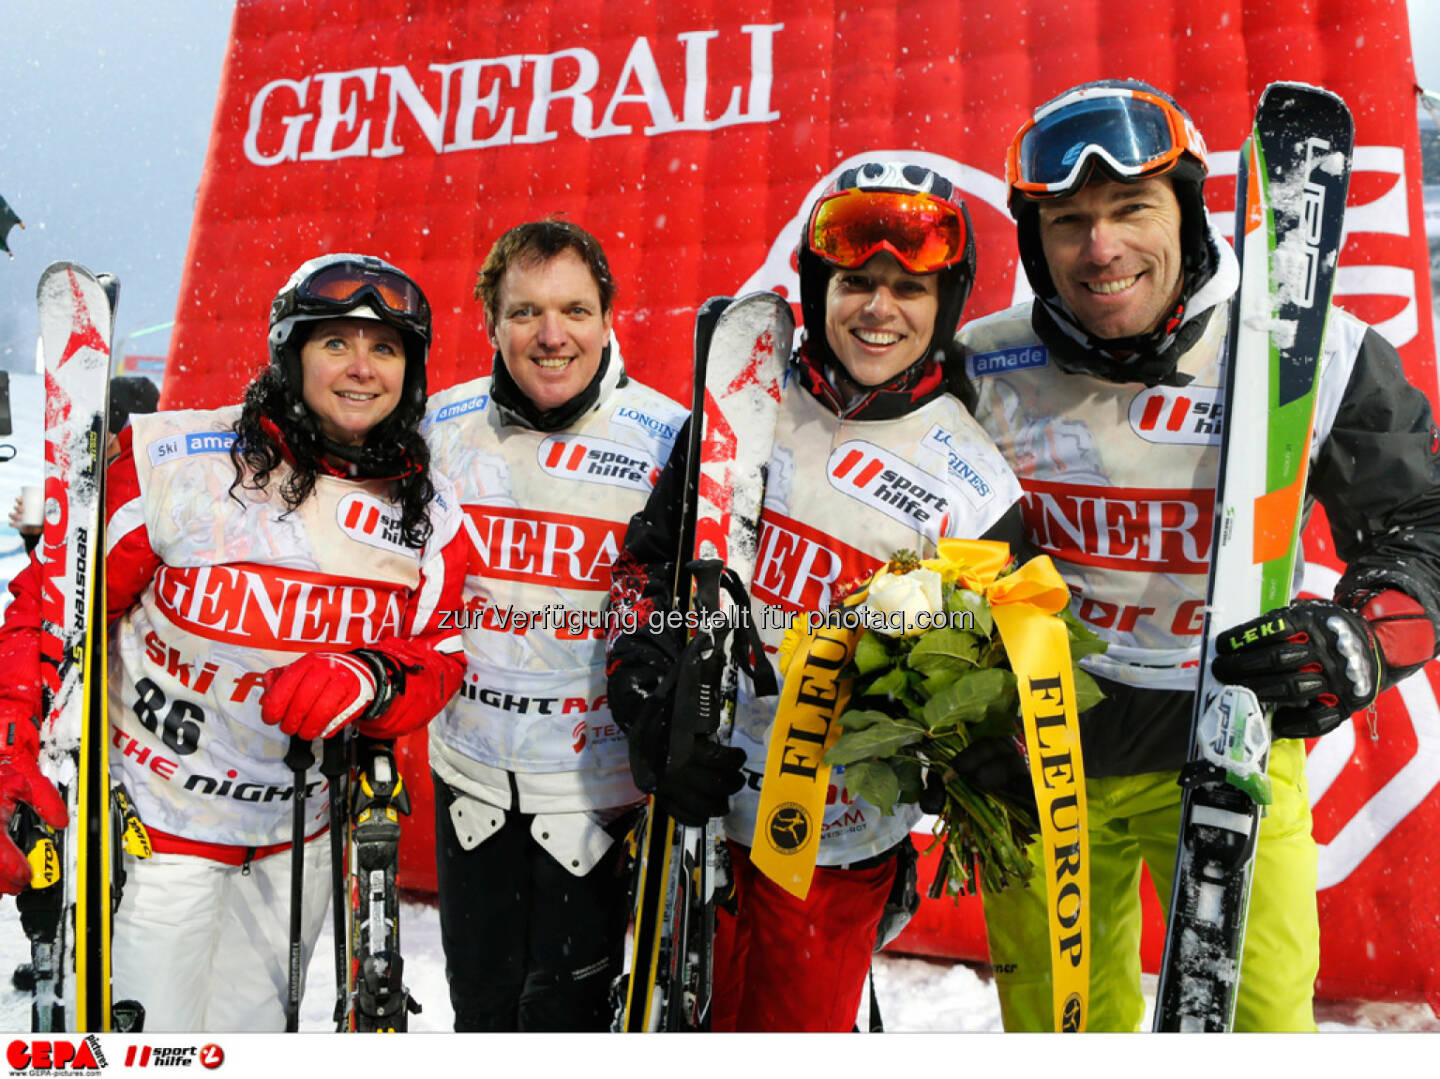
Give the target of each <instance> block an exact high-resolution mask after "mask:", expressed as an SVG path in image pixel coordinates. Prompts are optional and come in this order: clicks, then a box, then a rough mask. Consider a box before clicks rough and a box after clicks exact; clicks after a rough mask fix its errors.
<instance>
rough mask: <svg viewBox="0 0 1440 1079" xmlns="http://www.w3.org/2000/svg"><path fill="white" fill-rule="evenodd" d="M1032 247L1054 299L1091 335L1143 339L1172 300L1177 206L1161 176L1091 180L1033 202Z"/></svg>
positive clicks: (1176, 284) (1176, 278) (1177, 265)
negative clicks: (1035, 231)
mask: <svg viewBox="0 0 1440 1079" xmlns="http://www.w3.org/2000/svg"><path fill="white" fill-rule="evenodd" d="M1039 211H1040V243H1041V246H1042V248H1043V249H1044V252H1045V261H1046V263H1047V264H1048V265H1049V267H1050V277H1051V279H1052V280H1053V281H1054V282H1055V288H1056V290H1057V291H1058V292H1059V294H1060V299H1062V300H1063V301H1064V302H1065V305H1066V306H1067V307H1069V309H1070V311H1071V312H1072V313H1073V314H1074V315H1075V317H1076V318H1077V319H1078V320H1079V322H1080V324H1081V325H1082V326H1084V327H1085V328H1086V329H1087V330H1089V331H1090V332H1091V333H1092V334H1094V335H1095V336H1096V337H1100V338H1117V337H1130V336H1133V335H1135V334H1144V333H1149V332H1150V331H1151V330H1153V329H1155V328H1156V327H1157V326H1158V325H1159V324H1160V323H1161V321H1162V320H1164V319H1166V318H1168V317H1169V315H1170V313H1171V311H1173V310H1174V307H1175V303H1176V301H1177V300H1178V299H1179V296H1180V283H1181V275H1182V267H1181V260H1180V203H1179V202H1178V201H1176V198H1175V191H1174V189H1173V188H1172V187H1171V185H1170V181H1169V179H1168V178H1166V177H1157V178H1155V179H1150V180H1142V181H1140V182H1139V183H1134V184H1122V183H1118V182H1116V181H1114V180H1110V179H1106V178H1103V177H1102V178H1098V179H1092V180H1091V181H1090V182H1089V183H1087V184H1086V185H1085V186H1084V187H1082V188H1081V189H1080V190H1079V191H1077V192H1075V194H1073V195H1068V196H1066V197H1065V198H1059V199H1046V200H1045V201H1043V202H1041V203H1040V204H1039Z"/></svg>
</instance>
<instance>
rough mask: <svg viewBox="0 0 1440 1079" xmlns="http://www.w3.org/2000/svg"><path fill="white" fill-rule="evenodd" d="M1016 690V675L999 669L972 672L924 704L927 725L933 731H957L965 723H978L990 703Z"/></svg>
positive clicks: (932, 732) (983, 716) (962, 676)
mask: <svg viewBox="0 0 1440 1079" xmlns="http://www.w3.org/2000/svg"><path fill="white" fill-rule="evenodd" d="M1014 690H1015V676H1014V674H1012V673H1011V672H1009V671H1005V670H1000V669H998V668H993V667H992V668H990V669H988V670H980V671H970V672H968V673H966V674H963V675H961V676H960V677H959V678H957V679H956V680H955V681H954V682H952V683H951V684H950V685H948V686H946V687H945V688H944V689H942V690H941V691H940V692H939V693H937V694H936V695H935V696H934V697H931V698H930V700H929V701H927V702H926V704H925V711H924V719H925V726H926V728H927V729H928V730H929V731H930V733H931V734H937V733H940V732H942V731H947V730H954V729H955V728H956V727H957V726H959V725H960V724H962V723H966V724H969V723H978V722H979V721H980V720H982V719H983V718H985V715H986V713H987V712H988V711H989V709H990V706H991V703H992V702H993V701H994V700H995V699H996V698H997V697H1001V696H1003V695H1004V694H1005V693H1006V692H1007V691H1008V692H1009V693H1011V694H1013V693H1014Z"/></svg>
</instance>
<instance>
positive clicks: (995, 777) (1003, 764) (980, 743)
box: [920, 738, 1039, 818]
mask: <svg viewBox="0 0 1440 1079" xmlns="http://www.w3.org/2000/svg"><path fill="white" fill-rule="evenodd" d="M951 769H952V770H953V771H954V773H955V775H956V776H957V777H959V778H960V779H962V780H964V781H965V782H966V783H967V784H969V785H970V786H971V787H972V788H973V789H975V790H977V791H980V792H981V793H982V794H993V795H995V796H996V797H997V798H1002V799H1004V800H1005V801H1006V802H1008V803H1010V804H1011V805H1013V806H1015V807H1016V808H1017V809H1023V810H1026V811H1028V812H1029V814H1030V816H1031V817H1032V818H1033V817H1037V816H1038V814H1039V810H1038V809H1037V808H1036V806H1035V788H1034V786H1033V784H1032V783H1031V781H1030V766H1029V764H1027V763H1026V761H1025V758H1024V757H1022V756H1021V755H1020V750H1019V748H1018V747H1017V746H1016V745H1015V739H1013V738H980V739H977V740H976V741H975V742H974V744H972V745H969V746H966V747H965V748H964V749H963V750H961V752H960V755H959V756H958V757H956V758H955V761H954V763H953V764H951ZM944 806H945V777H944V776H943V775H941V774H940V773H939V772H938V771H937V770H935V769H933V768H932V769H931V770H930V772H929V773H928V774H927V775H926V777H925V790H924V791H923V792H922V793H921V795H920V808H921V809H922V810H924V811H925V812H926V813H939V812H940V810H941V809H943V808H944Z"/></svg>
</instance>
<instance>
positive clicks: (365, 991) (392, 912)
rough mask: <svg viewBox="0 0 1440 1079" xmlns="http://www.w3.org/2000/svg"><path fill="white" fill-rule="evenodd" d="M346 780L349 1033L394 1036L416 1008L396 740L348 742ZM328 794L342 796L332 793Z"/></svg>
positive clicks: (404, 810)
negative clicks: (406, 933) (407, 946)
mask: <svg viewBox="0 0 1440 1079" xmlns="http://www.w3.org/2000/svg"><path fill="white" fill-rule="evenodd" d="M353 745H354V747H355V771H354V777H353V778H352V780H351V783H350V807H349V809H350V812H349V844H348V846H349V861H350V872H349V884H350V903H349V911H350V966H349V987H348V993H347V997H348V1012H349V1015H348V1022H347V1023H345V1024H343V1025H344V1026H345V1027H347V1028H348V1029H349V1030H353V1031H360V1032H387V1033H395V1032H401V1031H404V1030H406V1029H408V1025H409V1018H410V1013H411V1012H417V1013H418V1012H419V1011H420V1005H419V1004H418V1003H416V1001H415V999H414V998H413V997H412V996H411V995H410V991H409V990H408V989H407V988H406V987H405V977H404V976H405V964H404V960H403V959H402V958H401V953H400V896H399V891H398V889H397V885H396V876H395V875H396V872H397V870H398V869H399V866H400V832H401V825H400V817H401V815H405V816H409V814H410V791H409V790H408V789H407V788H406V786H405V781H404V780H403V779H402V778H401V776H400V771H399V769H398V768H397V767H396V766H395V744H394V743H393V742H382V741H377V740H375V739H371V738H366V737H364V736H363V735H362V736H359V737H356V738H355V739H354V741H353ZM331 796H332V797H339V795H338V794H337V793H334V792H332V795H331Z"/></svg>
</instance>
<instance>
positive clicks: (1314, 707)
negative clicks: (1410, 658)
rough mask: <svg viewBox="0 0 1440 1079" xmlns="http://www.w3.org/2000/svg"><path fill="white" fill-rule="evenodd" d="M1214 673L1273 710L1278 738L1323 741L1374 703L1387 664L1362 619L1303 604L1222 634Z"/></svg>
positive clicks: (1334, 606)
mask: <svg viewBox="0 0 1440 1079" xmlns="http://www.w3.org/2000/svg"><path fill="white" fill-rule="evenodd" d="M1210 670H1211V672H1212V673H1213V674H1214V675H1215V677H1216V678H1218V679H1219V680H1220V681H1222V682H1225V683H1228V684H1230V685H1238V686H1249V687H1250V688H1251V689H1252V690H1254V691H1255V696H1256V697H1258V698H1259V699H1260V703H1261V704H1266V705H1270V706H1272V707H1274V709H1275V714H1274V716H1273V718H1272V719H1271V722H1270V730H1271V732H1272V733H1273V734H1274V736H1275V737H1276V738H1318V737H1319V736H1320V735H1322V734H1327V733H1328V732H1330V731H1333V730H1334V729H1335V728H1336V727H1338V726H1340V724H1341V723H1343V722H1344V721H1345V720H1346V719H1348V718H1350V716H1352V715H1353V714H1354V713H1356V712H1359V711H1361V710H1362V709H1365V708H1368V707H1370V705H1371V704H1373V703H1374V702H1375V698H1376V697H1377V696H1378V695H1379V693H1380V686H1381V682H1382V679H1383V678H1384V677H1385V661H1384V659H1383V658H1382V657H1381V653H1380V646H1379V644H1378V643H1377V641H1376V639H1375V633H1374V631H1373V630H1372V629H1371V628H1370V623H1369V622H1367V621H1366V620H1365V619H1364V618H1362V617H1361V616H1360V615H1358V614H1356V613H1355V612H1354V611H1352V610H1350V609H1349V608H1348V607H1342V606H1340V605H1339V604H1338V603H1333V602H1331V601H1330V600H1326V599H1304V600H1299V601H1297V602H1295V603H1292V604H1290V605H1289V606H1288V607H1278V608H1276V609H1275V610H1273V611H1271V612H1270V613H1269V614H1265V615H1261V616H1260V617H1259V618H1255V619H1252V620H1250V621H1249V622H1244V623H1242V624H1240V625H1238V626H1235V627H1233V628H1232V629H1229V630H1226V631H1225V632H1223V633H1221V634H1220V636H1219V637H1218V638H1217V639H1216V642H1215V660H1214V662H1213V663H1211V665H1210Z"/></svg>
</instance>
